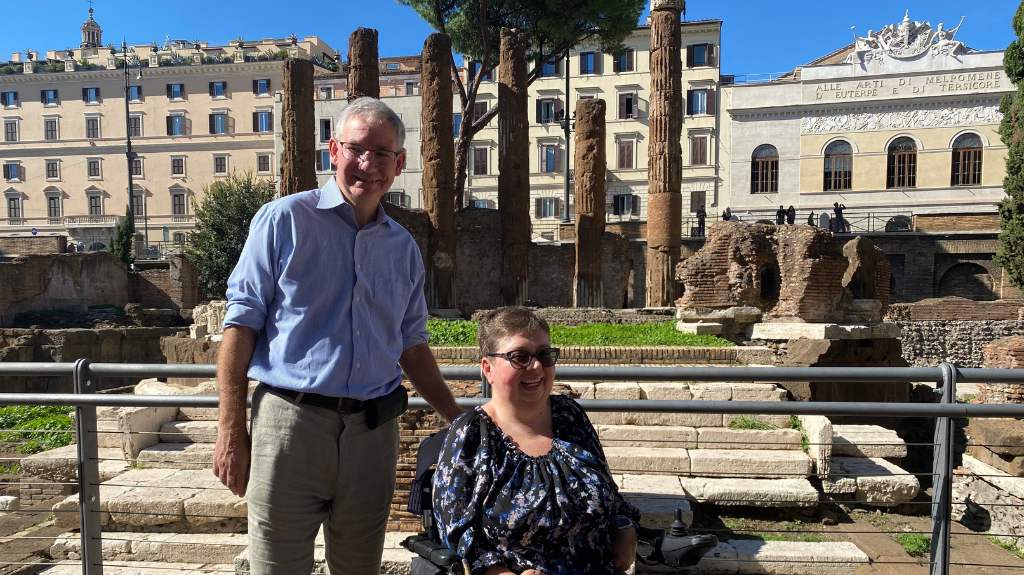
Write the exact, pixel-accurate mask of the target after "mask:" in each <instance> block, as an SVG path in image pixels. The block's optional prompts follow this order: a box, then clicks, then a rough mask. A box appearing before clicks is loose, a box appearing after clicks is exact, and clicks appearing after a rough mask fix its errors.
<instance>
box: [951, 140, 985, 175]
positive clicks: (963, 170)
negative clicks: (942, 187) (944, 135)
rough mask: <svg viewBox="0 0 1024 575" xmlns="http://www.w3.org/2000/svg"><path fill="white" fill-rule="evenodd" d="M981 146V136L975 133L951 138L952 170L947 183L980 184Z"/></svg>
mask: <svg viewBox="0 0 1024 575" xmlns="http://www.w3.org/2000/svg"><path fill="white" fill-rule="evenodd" d="M981 147H982V145H981V138H980V137H978V135H977V134H969V133H968V134H961V135H960V136H958V137H957V139H956V140H953V170H952V172H951V174H950V178H949V180H950V181H949V185H951V186H977V185H980V184H981Z"/></svg>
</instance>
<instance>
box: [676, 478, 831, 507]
mask: <svg viewBox="0 0 1024 575" xmlns="http://www.w3.org/2000/svg"><path fill="white" fill-rule="evenodd" d="M679 482H680V484H681V485H682V487H683V489H684V490H685V491H686V493H687V494H688V495H689V496H690V497H691V498H692V499H694V500H696V501H698V502H701V503H713V504H715V505H726V506H739V507H779V508H790V507H815V506H817V505H818V490H817V489H815V488H814V486H813V485H811V483H810V482H809V481H807V480H806V479H802V478H801V479H749V478H736V477H728V478H719V477H713V478H708V477H682V478H680V480H679Z"/></svg>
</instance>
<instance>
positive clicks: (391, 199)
mask: <svg viewBox="0 0 1024 575" xmlns="http://www.w3.org/2000/svg"><path fill="white" fill-rule="evenodd" d="M384 201H385V202H386V203H389V204H391V205H393V206H398V207H401V208H408V207H409V194H407V193H405V192H403V191H401V190H395V191H391V192H388V193H386V194H384Z"/></svg>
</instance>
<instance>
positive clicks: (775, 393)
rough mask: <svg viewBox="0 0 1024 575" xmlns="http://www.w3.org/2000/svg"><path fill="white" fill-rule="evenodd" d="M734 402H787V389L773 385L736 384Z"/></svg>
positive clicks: (733, 393)
mask: <svg viewBox="0 0 1024 575" xmlns="http://www.w3.org/2000/svg"><path fill="white" fill-rule="evenodd" d="M731 387H732V400H733V401H786V399H787V393H786V390H785V389H782V388H781V387H778V386H776V385H775V384H773V383H734V384H732V386H731Z"/></svg>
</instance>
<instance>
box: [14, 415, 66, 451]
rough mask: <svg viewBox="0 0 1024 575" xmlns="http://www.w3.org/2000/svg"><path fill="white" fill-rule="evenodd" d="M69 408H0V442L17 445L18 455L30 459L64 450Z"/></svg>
mask: <svg viewBox="0 0 1024 575" xmlns="http://www.w3.org/2000/svg"><path fill="white" fill-rule="evenodd" d="M72 409H73V408H72V407H70V406H61V405H32V406H28V405H11V406H6V407H0V430H4V431H0V442H3V443H14V444H17V446H18V447H17V450H18V452H19V453H24V454H26V455H30V454H32V453H39V452H40V451H46V450H48V449H55V448H57V447H64V446H65V445H69V444H71V442H72V441H73V439H74V436H73V434H72V433H71V427H72V426H71V412H72Z"/></svg>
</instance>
